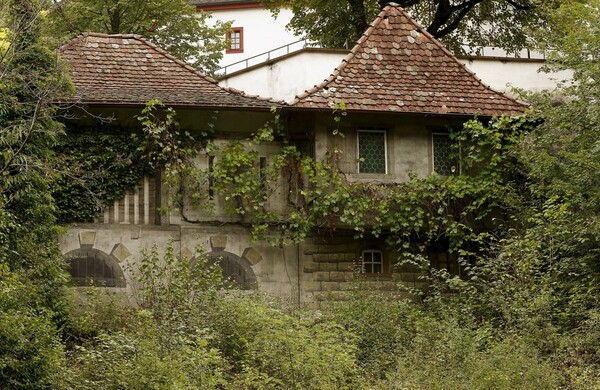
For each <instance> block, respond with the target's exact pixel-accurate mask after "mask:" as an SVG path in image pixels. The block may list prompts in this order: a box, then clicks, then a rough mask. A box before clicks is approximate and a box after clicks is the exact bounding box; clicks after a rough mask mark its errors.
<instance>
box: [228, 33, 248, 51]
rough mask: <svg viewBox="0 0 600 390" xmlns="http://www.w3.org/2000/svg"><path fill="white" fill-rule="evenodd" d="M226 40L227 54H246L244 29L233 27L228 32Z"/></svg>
mask: <svg viewBox="0 0 600 390" xmlns="http://www.w3.org/2000/svg"><path fill="white" fill-rule="evenodd" d="M225 39H227V49H226V50H225V52H226V53H243V52H244V28H243V27H233V28H232V29H231V30H230V31H229V32H227V34H226V36H225Z"/></svg>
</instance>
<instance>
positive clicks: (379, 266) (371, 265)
mask: <svg viewBox="0 0 600 390" xmlns="http://www.w3.org/2000/svg"><path fill="white" fill-rule="evenodd" d="M361 257H362V272H363V273H365V274H382V273H383V252H381V251H380V250H377V249H369V250H364V251H363V252H362V256H361Z"/></svg>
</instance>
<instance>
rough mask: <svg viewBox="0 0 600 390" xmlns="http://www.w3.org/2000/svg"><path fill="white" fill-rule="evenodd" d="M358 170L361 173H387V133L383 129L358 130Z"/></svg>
mask: <svg viewBox="0 0 600 390" xmlns="http://www.w3.org/2000/svg"><path fill="white" fill-rule="evenodd" d="M358 158H359V159H360V162H359V165H358V171H359V172H360V173H386V171H385V133H384V132H383V131H359V132H358Z"/></svg>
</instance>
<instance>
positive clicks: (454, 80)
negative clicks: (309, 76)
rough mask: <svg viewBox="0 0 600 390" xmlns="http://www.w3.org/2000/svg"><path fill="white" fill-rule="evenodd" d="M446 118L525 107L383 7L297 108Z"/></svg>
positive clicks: (418, 28)
mask: <svg viewBox="0 0 600 390" xmlns="http://www.w3.org/2000/svg"><path fill="white" fill-rule="evenodd" d="M340 102H343V103H344V104H345V106H346V109H347V110H350V111H384V112H401V113H426V114H447V115H452V114H454V115H465V116H473V115H483V116H492V115H500V114H518V113H522V112H523V111H524V110H525V109H526V108H527V105H526V104H524V103H521V102H519V101H517V100H515V99H512V98H509V97H507V96H505V95H503V94H501V93H499V92H496V91H494V90H492V89H491V88H490V87H488V86H486V85H484V84H483V83H482V82H481V80H480V79H479V78H477V76H476V75H475V74H474V73H472V72H471V71H469V70H468V69H467V68H466V67H465V66H464V65H463V64H462V63H461V62H459V61H458V60H457V59H456V57H454V55H452V54H451V53H450V52H449V51H448V50H446V49H445V48H444V47H443V46H442V45H441V44H440V43H439V42H438V41H437V40H436V39H435V38H433V37H432V36H431V35H430V34H429V33H428V32H427V31H426V30H425V29H424V28H423V27H421V26H420V25H419V24H417V23H416V22H415V21H414V20H412V19H411V18H410V17H409V16H408V15H407V14H406V13H405V12H404V11H403V10H402V9H401V8H400V7H399V6H397V5H395V4H389V5H387V6H386V7H385V8H384V9H383V10H382V12H381V13H380V14H379V16H378V17H377V19H375V21H374V22H373V23H372V24H371V25H370V27H369V28H368V29H367V31H366V32H365V33H364V34H363V36H362V37H361V39H360V40H359V41H358V43H357V45H356V46H355V47H354V48H353V49H352V51H351V52H350V54H348V56H347V57H346V58H345V59H344V60H343V61H342V63H341V64H340V65H339V66H338V67H337V68H336V69H335V71H334V72H333V73H332V74H331V75H330V76H329V77H328V78H327V79H326V80H325V81H324V82H322V83H321V84H319V85H317V86H315V87H314V88H312V89H310V90H308V91H306V92H305V93H304V94H302V95H300V96H297V98H296V100H295V101H294V103H293V104H292V105H293V106H294V107H298V108H317V109H328V108H331V107H333V106H334V105H335V104H336V103H340Z"/></svg>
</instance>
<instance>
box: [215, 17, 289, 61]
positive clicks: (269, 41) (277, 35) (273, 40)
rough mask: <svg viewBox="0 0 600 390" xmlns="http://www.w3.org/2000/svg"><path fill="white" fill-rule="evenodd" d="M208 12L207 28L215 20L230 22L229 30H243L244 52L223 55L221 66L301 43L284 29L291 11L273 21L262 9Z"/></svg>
mask: <svg viewBox="0 0 600 390" xmlns="http://www.w3.org/2000/svg"><path fill="white" fill-rule="evenodd" d="M207 12H209V13H210V14H211V15H212V18H211V19H209V24H210V23H214V22H215V21H217V20H220V21H230V20H231V21H233V25H232V27H243V29H244V37H243V39H244V52H243V53H229V54H228V53H225V52H223V59H222V60H221V62H220V65H221V66H226V65H229V64H232V63H234V62H237V61H241V60H244V59H246V58H249V57H252V56H255V55H258V54H261V53H265V52H267V51H269V50H273V49H275V48H278V47H280V46H284V45H288V44H290V43H292V42H295V41H298V40H300V37H297V36H295V35H294V34H293V33H291V32H290V31H287V30H286V29H285V26H286V25H287V24H288V23H289V21H290V20H291V18H292V16H293V13H292V11H291V10H289V9H281V11H280V12H279V15H278V16H277V18H276V19H274V18H273V16H272V15H271V12H270V11H268V10H266V9H263V8H240V9H227V10H218V11H207Z"/></svg>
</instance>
